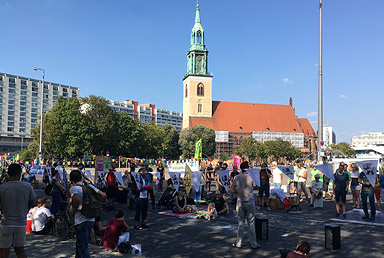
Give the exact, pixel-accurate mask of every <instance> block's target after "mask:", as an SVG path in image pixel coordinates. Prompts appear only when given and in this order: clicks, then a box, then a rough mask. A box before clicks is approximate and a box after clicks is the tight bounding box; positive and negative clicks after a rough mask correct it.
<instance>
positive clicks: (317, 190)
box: [310, 174, 323, 207]
mask: <svg viewBox="0 0 384 258" xmlns="http://www.w3.org/2000/svg"><path fill="white" fill-rule="evenodd" d="M311 195H312V199H311V205H310V207H313V203H314V202H315V199H320V198H323V182H321V181H320V175H319V174H316V175H315V180H312V182H311Z"/></svg>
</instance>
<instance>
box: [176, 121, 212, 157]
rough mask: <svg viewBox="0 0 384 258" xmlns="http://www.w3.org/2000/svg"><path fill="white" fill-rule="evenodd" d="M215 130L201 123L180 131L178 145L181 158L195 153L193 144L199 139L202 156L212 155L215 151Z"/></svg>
mask: <svg viewBox="0 0 384 258" xmlns="http://www.w3.org/2000/svg"><path fill="white" fill-rule="evenodd" d="M215 137H216V135H215V131H214V130H213V129H212V128H210V127H206V126H203V125H196V126H194V127H192V128H189V129H184V130H183V131H181V134H180V140H179V145H180V148H181V151H182V156H183V158H193V157H194V155H195V144H196V142H197V141H198V140H199V139H201V145H202V149H203V157H212V156H213V155H214V154H215V151H216V142H215Z"/></svg>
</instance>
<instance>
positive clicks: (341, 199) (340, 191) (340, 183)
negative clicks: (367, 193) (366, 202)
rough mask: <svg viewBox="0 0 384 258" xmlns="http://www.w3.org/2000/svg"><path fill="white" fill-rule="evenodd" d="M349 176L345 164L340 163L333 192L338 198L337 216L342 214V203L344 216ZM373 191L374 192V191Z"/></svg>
mask: <svg viewBox="0 0 384 258" xmlns="http://www.w3.org/2000/svg"><path fill="white" fill-rule="evenodd" d="M348 181H349V177H348V175H347V174H346V173H344V164H340V165H339V168H338V169H337V170H336V173H335V180H334V181H333V192H334V196H335V199H336V217H338V216H340V205H341V206H342V208H343V217H344V218H345V217H346V216H347V215H346V214H345V203H346V201H347V192H348ZM372 193H373V192H372Z"/></svg>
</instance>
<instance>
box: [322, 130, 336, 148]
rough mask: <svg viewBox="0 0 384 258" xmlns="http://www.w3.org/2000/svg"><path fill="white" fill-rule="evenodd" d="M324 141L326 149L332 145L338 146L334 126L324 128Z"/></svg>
mask: <svg viewBox="0 0 384 258" xmlns="http://www.w3.org/2000/svg"><path fill="white" fill-rule="evenodd" d="M323 140H324V147H328V146H329V145H331V144H336V133H335V132H334V131H333V128H332V126H324V127H323Z"/></svg>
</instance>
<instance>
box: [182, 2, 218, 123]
mask: <svg viewBox="0 0 384 258" xmlns="http://www.w3.org/2000/svg"><path fill="white" fill-rule="evenodd" d="M204 41H205V37H204V29H203V26H201V22H200V8H199V4H197V5H196V16H195V25H194V26H193V28H192V32H191V46H190V48H189V51H188V53H187V74H186V75H185V76H184V78H183V129H184V128H189V118H190V117H212V74H210V73H208V50H207V49H206V48H205V44H204Z"/></svg>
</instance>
